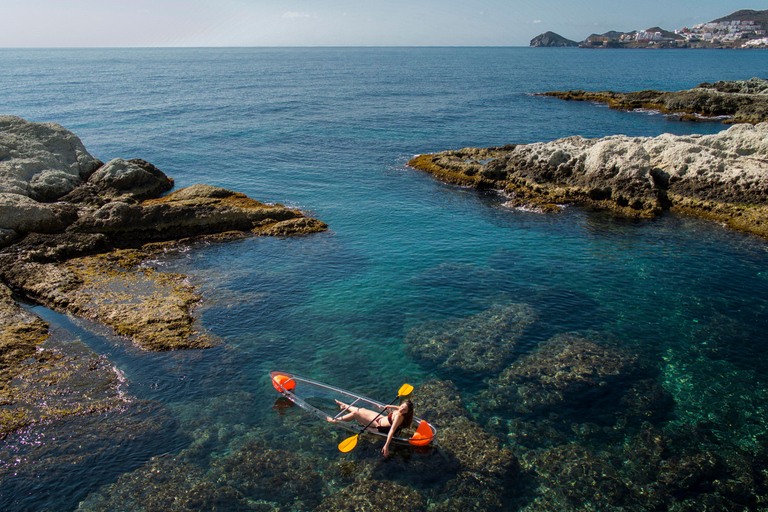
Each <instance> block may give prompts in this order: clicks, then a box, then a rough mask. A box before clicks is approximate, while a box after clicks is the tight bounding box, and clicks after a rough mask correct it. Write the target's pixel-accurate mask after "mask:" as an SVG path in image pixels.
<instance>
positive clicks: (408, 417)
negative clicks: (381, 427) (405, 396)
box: [400, 400, 413, 428]
mask: <svg viewBox="0 0 768 512" xmlns="http://www.w3.org/2000/svg"><path fill="white" fill-rule="evenodd" d="M403 403H404V404H408V412H406V413H405V414H404V415H403V424H402V425H400V428H410V426H411V423H412V422H413V402H411V401H410V400H406V401H405V402H403Z"/></svg>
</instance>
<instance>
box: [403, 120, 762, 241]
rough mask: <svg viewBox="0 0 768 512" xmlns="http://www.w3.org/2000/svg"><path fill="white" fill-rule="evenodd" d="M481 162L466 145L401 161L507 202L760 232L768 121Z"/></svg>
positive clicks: (500, 153)
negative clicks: (677, 217)
mask: <svg viewBox="0 0 768 512" xmlns="http://www.w3.org/2000/svg"><path fill="white" fill-rule="evenodd" d="M486 151H487V152H488V154H489V155H491V156H489V158H490V160H489V161H477V160H471V159H469V160H468V159H467V156H466V155H467V154H468V153H469V151H468V149H466V148H465V149H462V150H457V151H445V152H442V153H436V154H434V155H420V156H418V157H416V158H414V159H413V160H411V161H410V162H409V165H411V166H412V167H415V168H417V169H420V170H423V171H426V172H429V173H431V174H434V175H435V176H436V177H438V178H439V179H442V180H444V181H448V182H451V183H457V184H461V185H467V186H474V187H477V188H486V189H487V188H493V189H497V190H500V191H504V192H505V193H506V194H508V195H509V196H511V198H510V200H509V201H508V202H507V203H506V204H507V205H508V206H511V207H525V208H529V209H530V208H533V209H536V210H539V211H546V212H557V211H560V210H561V208H560V207H559V206H561V205H564V204H571V203H575V204H584V205H589V206H593V207H597V208H601V209H607V210H611V211H614V212H617V213H619V214H622V215H626V216H630V217H654V216H657V215H659V214H660V213H661V212H662V211H663V210H665V209H673V210H677V211H682V212H687V213H692V214H695V215H699V216H702V217H704V218H708V219H713V220H717V221H720V222H726V223H728V225H730V226H731V227H733V228H735V229H740V230H744V231H749V232H752V233H755V234H758V235H761V236H768V222H766V221H768V172H767V171H768V164H766V162H768V123H766V122H763V123H759V124H757V125H750V124H745V125H737V126H733V127H731V128H729V129H728V130H725V131H723V132H720V133H715V134H710V135H670V134H663V135H660V136H658V137H628V136H626V135H613V136H609V137H604V138H601V139H584V138H582V137H579V136H573V137H567V138H563V139H558V140H555V141H551V142H539V143H533V144H520V145H517V146H510V147H509V148H488V150H486Z"/></svg>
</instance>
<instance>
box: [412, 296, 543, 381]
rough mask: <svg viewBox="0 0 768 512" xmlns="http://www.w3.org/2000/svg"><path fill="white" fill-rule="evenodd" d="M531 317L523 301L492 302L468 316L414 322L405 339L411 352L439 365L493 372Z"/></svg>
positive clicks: (508, 356) (505, 359)
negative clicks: (484, 308) (417, 324)
mask: <svg viewBox="0 0 768 512" xmlns="http://www.w3.org/2000/svg"><path fill="white" fill-rule="evenodd" d="M535 321H536V315H535V313H534V312H533V310H532V309H531V308H530V307H529V306H527V305H525V304H515V303H508V304H495V305H494V306H492V307H491V308H489V309H487V310H485V311H482V312H480V313H478V314H476V315H473V316H471V317H468V318H462V319H458V320H452V321H434V322H428V323H426V324H423V325H420V326H417V327H415V328H414V329H412V330H411V332H409V333H408V335H407V337H406V339H405V343H406V346H407V348H408V350H409V351H410V352H411V354H413V355H414V356H417V357H419V358H422V359H425V360H427V361H431V362H434V363H435V364H437V365H438V366H439V367H440V368H443V369H455V370H462V371H465V372H494V371H498V370H500V369H501V368H503V367H504V365H505V364H506V363H507V362H509V360H510V359H511V358H512V356H513V355H514V352H515V347H516V345H517V341H518V339H519V338H520V336H521V335H522V334H523V332H524V331H525V329H526V328H528V327H529V326H530V325H531V324H533V323H534V322H535Z"/></svg>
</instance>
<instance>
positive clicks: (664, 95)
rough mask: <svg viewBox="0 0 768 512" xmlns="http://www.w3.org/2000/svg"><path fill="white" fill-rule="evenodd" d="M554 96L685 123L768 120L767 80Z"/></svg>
mask: <svg viewBox="0 0 768 512" xmlns="http://www.w3.org/2000/svg"><path fill="white" fill-rule="evenodd" d="M540 95H541V96H552V97H555V98H560V99H562V100H567V101H590V102H593V103H604V104H606V105H608V106H609V107H610V108H612V109H616V110H637V109H645V110H655V111H658V112H661V113H664V114H679V115H680V119H681V120H683V121H706V120H722V122H724V123H752V124H757V123H763V122H766V121H768V80H763V79H760V78H752V79H750V80H736V81H720V82H715V83H714V84H710V83H706V82H705V83H702V84H699V85H698V86H696V87H694V88H692V89H687V90H683V91H669V92H662V91H654V90H645V91H637V92H626V93H624V92H614V91H599V92H587V91H583V90H571V91H549V92H545V93H540Z"/></svg>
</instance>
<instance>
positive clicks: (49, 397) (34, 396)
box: [0, 116, 327, 437]
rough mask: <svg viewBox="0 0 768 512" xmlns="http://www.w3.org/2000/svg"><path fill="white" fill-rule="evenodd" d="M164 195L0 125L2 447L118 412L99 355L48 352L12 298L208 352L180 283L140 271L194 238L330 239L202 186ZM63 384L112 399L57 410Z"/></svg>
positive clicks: (54, 132)
mask: <svg viewBox="0 0 768 512" xmlns="http://www.w3.org/2000/svg"><path fill="white" fill-rule="evenodd" d="M173 185H174V182H173V179H172V178H170V177H168V176H166V175H165V174H164V173H163V172H162V171H160V170H159V169H158V168H157V167H155V166H154V165H152V164H150V163H149V162H146V161H144V160H139V159H134V160H123V159H119V158H117V159H113V160H111V161H109V162H107V163H106V164H105V163H103V162H101V161H100V160H98V159H96V158H94V157H93V156H92V155H90V154H89V153H88V151H86V149H85V147H84V146H83V144H82V142H81V141H80V139H79V138H78V137H77V136H76V135H74V134H73V133H72V132H70V131H69V130H66V129H65V128H63V127H62V126H60V125H57V124H54V123H32V122H29V121H26V120H24V119H21V118H19V117H15V116H0V334H1V335H2V336H1V337H0V360H2V371H0V405H4V406H8V407H3V408H0V425H1V427H0V437H3V436H5V435H7V434H8V433H9V432H12V431H15V430H17V429H18V428H22V427H23V426H25V425H28V424H30V423H33V422H37V421H44V420H45V419H46V418H48V419H50V418H52V417H60V416H67V415H71V414H80V413H85V412H94V411H101V410H106V409H110V408H112V407H114V406H115V405H116V404H118V403H120V401H121V399H120V397H119V393H117V392H116V391H115V390H116V386H117V384H116V383H117V378H116V375H115V374H114V372H113V371H111V369H110V368H109V367H107V366H105V364H104V362H103V361H101V360H100V359H99V357H98V356H95V355H94V354H85V355H80V356H78V357H73V356H70V355H68V354H67V352H66V350H65V351H61V350H57V351H53V350H51V349H49V348H47V347H46V345H45V341H46V339H47V338H48V336H49V331H48V330H49V326H48V324H47V323H46V322H44V321H43V320H42V319H40V318H39V317H38V316H36V315H35V314H33V313H32V312H30V311H28V310H27V309H25V308H23V307H21V305H20V304H19V302H18V301H19V300H21V301H24V302H28V303H29V302H31V303H34V304H40V305H44V306H46V307H48V308H50V309H53V310H55V311H59V312H62V313H67V314H73V315H75V316H78V317H82V318H86V319H89V320H93V321H96V322H98V323H101V324H103V325H105V326H107V327H109V328H111V329H112V330H113V331H114V332H115V333H116V334H118V335H120V336H124V337H126V338H127V339H129V340H130V341H131V342H133V343H134V344H135V345H136V346H138V347H139V348H141V349H144V350H152V351H166V350H175V349H185V348H206V347H211V346H213V345H215V344H216V340H215V339H212V337H211V336H210V335H209V334H208V333H207V332H206V331H205V329H203V328H201V327H200V326H199V325H197V322H196V319H195V317H194V315H193V311H194V309H195V308H196V307H197V306H198V305H199V304H200V302H201V301H202V299H203V297H202V296H201V295H200V294H199V293H198V292H197V291H196V289H195V288H194V287H193V286H191V285H189V284H188V282H187V281H188V280H187V279H186V276H183V275H179V274H172V273H167V272H159V271H157V270H156V269H155V268H153V266H152V265H151V264H150V263H148V261H149V260H150V259H151V258H154V257H157V256H158V255H160V254H163V253H167V252H169V251H174V250H177V249H181V248H184V247H186V246H189V245H190V244H192V243H194V242H195V241H198V240H203V239H205V240H229V239H234V238H240V237H244V236H251V235H266V236H270V235H272V236H290V235H302V234H309V233H314V232H318V231H323V230H325V229H327V226H326V225H325V224H324V223H322V222H320V221H319V220H317V219H313V218H309V217H306V216H304V215H303V214H302V213H301V212H300V211H298V210H295V209H290V208H286V207H284V206H282V205H279V204H276V205H268V204H264V203H261V202H259V201H256V200H254V199H251V198H249V197H247V196H245V195H244V194H241V193H236V192H233V191H230V190H226V189H222V188H218V187H212V186H208V185H194V186H191V187H187V188H184V189H181V190H177V191H175V192H174V193H172V194H169V195H167V196H162V197H161V195H162V194H164V193H165V192H168V191H169V190H171V188H172V187H173ZM96 369H100V370H99V371H93V370H96ZM72 378H79V379H80V384H82V382H90V386H91V387H93V388H94V389H96V388H103V389H108V390H111V391H110V392H105V394H101V395H100V397H99V398H98V399H94V400H87V399H79V398H78V399H72V400H71V401H67V400H64V399H62V398H61V397H62V396H67V394H68V392H67V391H66V390H67V389H68V387H67V384H66V383H67V379H72ZM40 379H42V381H40ZM14 380H15V381H16V382H23V383H24V384H22V385H19V384H14V385H12V381H14ZM38 381H40V382H38ZM41 382H42V383H44V384H45V385H44V386H43V385H42V383H41ZM85 387H86V388H87V387H88V385H86V386H85ZM70 394H71V393H70ZM53 397H59V398H56V399H54V398H53Z"/></svg>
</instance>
